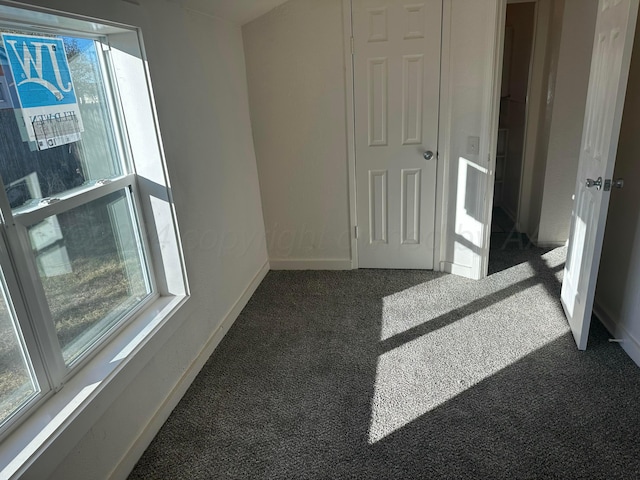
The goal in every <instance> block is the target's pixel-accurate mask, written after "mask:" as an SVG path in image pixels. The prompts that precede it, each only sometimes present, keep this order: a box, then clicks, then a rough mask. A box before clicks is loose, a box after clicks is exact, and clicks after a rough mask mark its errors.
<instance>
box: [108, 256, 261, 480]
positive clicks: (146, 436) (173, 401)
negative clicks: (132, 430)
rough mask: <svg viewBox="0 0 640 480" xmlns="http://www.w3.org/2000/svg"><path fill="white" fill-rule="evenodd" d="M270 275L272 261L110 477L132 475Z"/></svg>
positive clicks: (255, 277)
mask: <svg viewBox="0 0 640 480" xmlns="http://www.w3.org/2000/svg"><path fill="white" fill-rule="evenodd" d="M268 272H269V262H266V263H265V264H264V265H263V266H262V267H261V268H260V270H259V271H258V273H256V275H255V276H254V277H253V279H252V280H251V282H250V283H249V285H248V286H247V288H245V290H244V292H242V295H240V298H238V300H236V302H235V303H234V304H233V306H232V307H231V308H230V309H229V311H228V312H227V314H226V315H225V317H224V319H223V321H222V323H220V325H219V326H218V328H217V329H216V330H215V331H214V332H213V333H212V334H211V336H210V337H209V339H208V340H207V343H206V344H205V345H204V347H202V349H201V350H200V352H199V354H198V356H197V357H196V358H195V360H194V361H193V363H191V365H190V366H189V368H188V369H187V370H186V371H185V373H184V374H183V375H182V377H180V379H179V380H178V382H177V383H176V384H175V386H174V387H173V389H172V390H171V392H169V394H168V395H167V397H166V398H165V399H164V401H163V402H162V405H161V406H160V408H159V409H158V410H157V411H156V412H155V414H154V415H153V417H152V418H151V420H150V421H149V423H148V424H147V425H146V427H145V428H144V429H143V431H142V432H141V433H140V435H139V436H138V437H137V438H136V439H135V440H134V441H133V444H132V445H131V446H130V447H129V449H128V450H127V452H126V453H125V455H124V457H122V459H121V460H120V462H119V463H118V465H117V466H116V467H115V468H114V470H113V472H112V473H111V475H110V476H109V478H111V479H118V478H121V479H123V480H124V479H126V478H127V477H128V476H129V474H130V473H131V470H133V467H135V465H136V463H137V462H138V460H139V459H140V457H141V456H142V454H143V453H144V451H145V450H146V449H147V447H148V446H149V444H150V443H151V441H152V440H153V438H154V437H155V436H156V435H157V433H158V431H159V430H160V427H162V425H163V424H164V423H165V422H166V420H167V418H169V415H170V414H171V412H172V411H173V409H174V408H175V407H176V405H178V402H179V401H180V399H181V398H182V397H183V396H184V394H185V393H186V391H187V389H188V388H189V386H190V385H191V383H192V382H193V380H194V379H195V378H196V376H197V375H198V373H199V372H200V370H201V369H202V367H203V366H204V364H205V363H206V361H207V360H208V359H209V357H210V356H211V354H212V353H213V351H214V350H215V349H216V347H217V346H218V344H219V343H220V341H221V340H222V339H223V338H224V336H225V335H226V333H227V332H228V331H229V329H230V328H231V326H232V325H233V323H234V322H235V321H236V319H237V318H238V315H240V312H241V311H242V309H243V308H244V307H245V305H246V304H247V302H248V301H249V299H250V298H251V296H252V295H253V294H254V292H255V291H256V289H257V288H258V286H259V285H260V283H261V282H262V280H263V279H264V277H265V276H266V274H267V273H268Z"/></svg>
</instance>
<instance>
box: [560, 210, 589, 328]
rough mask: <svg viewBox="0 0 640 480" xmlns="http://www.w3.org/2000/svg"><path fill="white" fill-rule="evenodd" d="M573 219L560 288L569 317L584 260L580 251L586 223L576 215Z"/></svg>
mask: <svg viewBox="0 0 640 480" xmlns="http://www.w3.org/2000/svg"><path fill="white" fill-rule="evenodd" d="M588 213H590V212H588ZM586 218H589V217H586ZM574 221H575V224H574V228H575V230H574V232H573V238H572V239H571V243H570V248H569V252H568V254H567V268H566V270H567V274H566V276H565V278H564V280H565V282H566V283H567V284H566V286H565V287H564V288H563V289H562V300H563V301H564V305H565V307H566V308H567V315H569V317H572V316H573V310H574V307H575V304H576V299H577V294H578V284H577V282H578V281H579V280H580V272H581V270H582V263H583V261H584V259H583V255H582V252H583V251H584V247H585V241H586V238H587V225H586V224H585V222H584V220H582V218H581V217H580V216H576V218H575V220H574Z"/></svg>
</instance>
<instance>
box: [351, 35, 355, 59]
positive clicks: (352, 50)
mask: <svg viewBox="0 0 640 480" xmlns="http://www.w3.org/2000/svg"><path fill="white" fill-rule="evenodd" d="M353 43H354V41H353V37H351V55H353V54H354V52H355V48H354V46H353Z"/></svg>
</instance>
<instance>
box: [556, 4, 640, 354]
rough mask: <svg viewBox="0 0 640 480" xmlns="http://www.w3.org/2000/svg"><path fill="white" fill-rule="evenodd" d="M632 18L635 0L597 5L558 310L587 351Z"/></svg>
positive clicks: (635, 8) (629, 51) (634, 20)
mask: <svg viewBox="0 0 640 480" xmlns="http://www.w3.org/2000/svg"><path fill="white" fill-rule="evenodd" d="M637 14H638V0H600V4H599V7H598V20H597V22H596V31H595V39H594V44H593V55H592V59H591V74H590V77H589V89H588V94H587V105H586V111H585V119H584V127H583V132H582V146H581V149H580V160H579V165H578V178H577V181H576V189H575V197H574V208H573V212H572V218H571V232H570V234H569V249H568V254H567V263H566V266H565V270H564V280H563V283H562V306H563V308H564V311H565V313H566V315H567V319H568V320H569V325H570V327H571V331H572V333H573V336H574V337H575V340H576V344H577V345H578V348H579V349H580V350H584V349H585V348H586V347H587V338H588V335H589V325H590V323H591V313H592V309H593V297H594V293H595V288H596V280H597V276H598V267H599V264H600V253H601V250H602V239H603V236H604V228H605V223H606V219H607V208H608V205H609V195H610V188H611V176H612V175H613V168H614V166H615V161H616V151H617V148H618V136H619V133H620V124H621V121H622V110H623V106H624V97H625V94H626V89H627V77H628V74H629V63H630V60H631V50H632V46H633V37H634V32H635V24H636V17H637Z"/></svg>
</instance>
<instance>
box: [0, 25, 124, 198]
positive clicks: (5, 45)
mask: <svg viewBox="0 0 640 480" xmlns="http://www.w3.org/2000/svg"><path fill="white" fill-rule="evenodd" d="M4 33H5V37H3V38H4V41H3V42H2V41H0V94H1V95H2V96H3V98H4V99H5V101H4V102H2V101H0V175H1V176H2V179H3V181H4V184H5V189H6V191H7V195H8V197H9V202H10V204H11V207H12V208H14V209H15V208H19V207H23V206H24V207H31V208H33V206H34V205H37V203H38V201H39V199H42V198H46V197H51V196H54V195H59V194H61V193H63V192H66V191H68V190H71V189H74V188H78V187H81V186H82V185H86V184H91V183H92V182H95V181H96V180H101V179H105V178H113V177H116V176H119V175H122V173H123V168H122V165H121V161H120V156H119V153H118V148H117V145H116V142H115V136H114V127H113V125H112V122H111V115H110V111H109V104H108V101H107V95H106V91H107V89H106V86H105V83H104V80H103V72H102V71H101V66H100V61H99V57H98V55H99V50H98V48H97V46H96V42H95V41H93V40H87V39H82V38H74V37H60V36H53V35H48V34H39V35H37V37H39V38H35V39H34V34H21V33H20V32H15V31H6V30H5V31H4ZM51 42H58V45H59V46H61V47H62V48H63V52H60V53H59V54H60V55H62V57H56V55H58V53H56V52H58V51H59V49H56V48H55V47H56V45H55V44H54V43H51ZM49 47H50V48H49ZM65 58H66V62H67V64H68V70H65V68H63V67H61V66H60V65H62V64H64V63H65V60H64V59H65ZM12 59H13V61H12ZM54 64H55V65H56V66H57V67H58V68H57V70H58V71H62V72H63V73H58V79H59V80H57V79H56V75H55V69H52V68H53V66H54ZM59 64H60V65H59ZM25 66H26V68H27V70H28V72H27V73H25V68H24V67H25ZM65 71H66V72H67V73H66V76H65V73H64V72H65ZM16 72H18V74H17V76H18V77H20V78H18V82H16V81H15V79H14V78H13V75H14V74H15V73H16ZM47 72H53V73H49V75H50V76H51V78H47V74H48V73H47ZM26 76H30V77H32V78H31V79H30V80H29V81H28V82H27V83H25V81H26V80H24V79H25V77H26ZM40 77H42V78H40ZM20 79H23V80H22V81H20ZM40 80H44V81H40ZM56 82H59V83H60V85H59V86H55V85H53V84H56ZM16 83H17V85H16ZM25 86H29V87H30V89H31V90H28V91H27V92H28V93H25V91H23V90H20V89H21V88H25ZM64 86H66V89H68V90H69V93H68V95H70V97H69V99H68V102H69V103H65V102H67V100H65V101H64V102H63V103H62V104H60V105H56V102H57V100H59V98H58V99H56V96H55V95H56V94H57V95H58V96H60V95H62V94H61V93H60V92H61V91H62V92H64V91H65V88H63V87H64ZM28 95H32V96H33V98H37V99H38V102H40V103H38V105H43V106H36V107H33V106H32V107H27V105H29V104H28V103H26V102H27V101H30V100H25V97H26V98H27V99H30V98H31V97H29V96H28ZM34 102H35V100H34ZM43 112H44V113H43ZM46 112H53V113H46ZM67 113H68V114H69V115H67ZM47 115H49V116H47ZM56 115H57V116H56ZM28 123H31V126H29V125H28ZM30 135H31V136H30ZM51 142H52V143H51ZM50 145H57V146H52V147H51V146H50Z"/></svg>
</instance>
